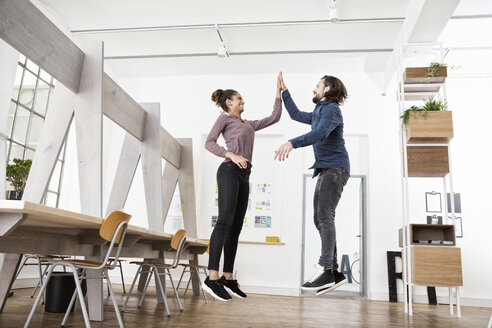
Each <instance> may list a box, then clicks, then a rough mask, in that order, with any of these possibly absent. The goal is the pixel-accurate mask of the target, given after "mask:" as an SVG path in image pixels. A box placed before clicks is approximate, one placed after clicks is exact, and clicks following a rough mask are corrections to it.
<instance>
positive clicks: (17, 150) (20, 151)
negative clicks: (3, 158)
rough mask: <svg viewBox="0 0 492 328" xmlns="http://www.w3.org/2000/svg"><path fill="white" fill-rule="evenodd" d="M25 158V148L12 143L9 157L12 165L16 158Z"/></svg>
mask: <svg viewBox="0 0 492 328" xmlns="http://www.w3.org/2000/svg"><path fill="white" fill-rule="evenodd" d="M23 157H24V147H22V146H19V145H18V144H15V143H12V146H11V149H10V156H9V161H10V163H13V162H12V160H13V159H14V158H20V159H24V158H23Z"/></svg>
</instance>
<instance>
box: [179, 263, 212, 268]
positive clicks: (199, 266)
mask: <svg viewBox="0 0 492 328" xmlns="http://www.w3.org/2000/svg"><path fill="white" fill-rule="evenodd" d="M179 265H182V266H184V267H197V268H198V269H206V270H208V266H206V265H200V264H186V263H180V264H179Z"/></svg>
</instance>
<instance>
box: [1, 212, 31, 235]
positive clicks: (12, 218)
mask: <svg viewBox="0 0 492 328" xmlns="http://www.w3.org/2000/svg"><path fill="white" fill-rule="evenodd" d="M24 219H25V216H24V214H22V213H15V214H10V213H0V237H5V236H7V235H8V234H9V233H10V232H11V231H12V230H13V229H15V228H16V227H17V226H18V225H19V224H21V223H22V221H24Z"/></svg>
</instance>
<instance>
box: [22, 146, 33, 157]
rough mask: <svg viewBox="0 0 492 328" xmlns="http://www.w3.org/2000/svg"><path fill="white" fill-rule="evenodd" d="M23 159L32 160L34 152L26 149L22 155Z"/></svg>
mask: <svg viewBox="0 0 492 328" xmlns="http://www.w3.org/2000/svg"><path fill="white" fill-rule="evenodd" d="M24 159H30V160H33V159H34V150H31V149H29V148H26V153H25V154H24Z"/></svg>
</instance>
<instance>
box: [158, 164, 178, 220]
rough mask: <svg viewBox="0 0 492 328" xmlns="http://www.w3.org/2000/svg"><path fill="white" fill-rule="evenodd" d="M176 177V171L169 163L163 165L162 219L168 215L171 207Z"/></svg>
mask: <svg viewBox="0 0 492 328" xmlns="http://www.w3.org/2000/svg"><path fill="white" fill-rule="evenodd" d="M178 177H179V171H178V169H177V168H175V167H174V166H172V165H170V163H166V164H165V165H164V173H163V174H162V213H163V216H164V218H166V217H167V213H169V207H171V202H172V200H173V196H174V191H175V190H176V185H177V183H178Z"/></svg>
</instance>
